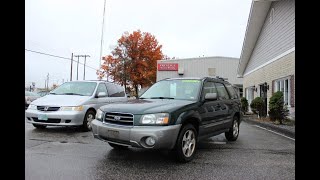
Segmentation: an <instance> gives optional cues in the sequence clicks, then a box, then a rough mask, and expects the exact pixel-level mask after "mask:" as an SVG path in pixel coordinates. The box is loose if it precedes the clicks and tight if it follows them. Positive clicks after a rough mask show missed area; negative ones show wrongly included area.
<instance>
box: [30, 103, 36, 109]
mask: <svg viewBox="0 0 320 180" xmlns="http://www.w3.org/2000/svg"><path fill="white" fill-rule="evenodd" d="M28 109H31V110H37V106H36V105H34V104H30V105H29V107H28Z"/></svg>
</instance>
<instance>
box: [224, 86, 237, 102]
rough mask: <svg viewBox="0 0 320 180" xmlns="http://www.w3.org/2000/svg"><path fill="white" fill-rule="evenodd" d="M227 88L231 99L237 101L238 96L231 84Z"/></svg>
mask: <svg viewBox="0 0 320 180" xmlns="http://www.w3.org/2000/svg"><path fill="white" fill-rule="evenodd" d="M226 88H227V90H228V92H229V94H230V96H231V99H237V98H238V95H237V93H236V91H235V89H234V87H232V86H231V84H226Z"/></svg>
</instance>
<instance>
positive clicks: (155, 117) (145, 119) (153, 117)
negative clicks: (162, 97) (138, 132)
mask: <svg viewBox="0 0 320 180" xmlns="http://www.w3.org/2000/svg"><path fill="white" fill-rule="evenodd" d="M140 122H141V124H161V125H162V124H168V123H169V114H168V113H157V114H145V115H142V117H141V120H140Z"/></svg>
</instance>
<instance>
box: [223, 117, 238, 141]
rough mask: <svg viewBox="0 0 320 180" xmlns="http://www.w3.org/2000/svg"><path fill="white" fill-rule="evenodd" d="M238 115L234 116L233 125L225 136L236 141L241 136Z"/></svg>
mask: <svg viewBox="0 0 320 180" xmlns="http://www.w3.org/2000/svg"><path fill="white" fill-rule="evenodd" d="M238 119H239V118H238V117H237V116H234V117H233V122H232V127H231V128H230V130H229V131H228V132H225V136H226V138H227V140H228V141H235V140H237V139H238V136H239V121H238Z"/></svg>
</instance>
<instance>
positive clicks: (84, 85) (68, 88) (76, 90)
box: [50, 82, 97, 96]
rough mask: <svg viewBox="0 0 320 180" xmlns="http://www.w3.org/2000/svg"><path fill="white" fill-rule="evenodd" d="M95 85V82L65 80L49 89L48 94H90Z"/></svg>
mask: <svg viewBox="0 0 320 180" xmlns="http://www.w3.org/2000/svg"><path fill="white" fill-rule="evenodd" d="M96 86H97V83H95V82H67V83H64V84H62V85H61V86H59V87H57V88H56V89H55V90H53V91H51V92H50V94H55V95H79V96H92V94H93V92H94V90H95V88H96Z"/></svg>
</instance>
